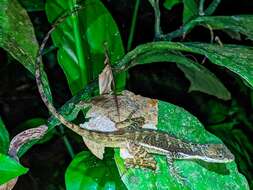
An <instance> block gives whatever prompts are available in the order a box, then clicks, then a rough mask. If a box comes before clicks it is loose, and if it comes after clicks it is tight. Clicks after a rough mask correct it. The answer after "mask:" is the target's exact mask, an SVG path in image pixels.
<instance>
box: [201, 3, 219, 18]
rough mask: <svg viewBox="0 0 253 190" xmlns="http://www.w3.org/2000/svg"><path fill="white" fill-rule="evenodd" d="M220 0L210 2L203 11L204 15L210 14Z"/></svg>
mask: <svg viewBox="0 0 253 190" xmlns="http://www.w3.org/2000/svg"><path fill="white" fill-rule="evenodd" d="M220 1H221V0H213V1H212V3H210V5H209V6H208V7H207V9H206V10H205V11H204V15H212V14H213V13H214V11H215V10H216V9H217V7H218V5H219V4H220Z"/></svg>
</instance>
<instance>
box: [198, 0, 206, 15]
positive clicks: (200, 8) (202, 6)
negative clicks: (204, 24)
mask: <svg viewBox="0 0 253 190" xmlns="http://www.w3.org/2000/svg"><path fill="white" fill-rule="evenodd" d="M204 4H205V0H200V1H199V15H200V16H204V15H205V13H204Z"/></svg>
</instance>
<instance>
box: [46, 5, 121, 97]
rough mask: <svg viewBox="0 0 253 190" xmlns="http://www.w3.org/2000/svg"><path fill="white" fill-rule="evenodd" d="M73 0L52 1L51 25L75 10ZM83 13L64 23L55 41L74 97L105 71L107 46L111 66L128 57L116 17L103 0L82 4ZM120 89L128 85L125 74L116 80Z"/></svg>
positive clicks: (50, 11) (56, 31)
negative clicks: (125, 54)
mask: <svg viewBox="0 0 253 190" xmlns="http://www.w3.org/2000/svg"><path fill="white" fill-rule="evenodd" d="M72 2H73V1H71V0H68V1H66V0H50V1H47V3H46V13H47V16H48V19H49V21H50V22H52V21H53V20H55V19H56V18H57V17H58V16H59V15H61V14H62V13H63V12H66V11H67V10H70V9H71V8H73V4H72ZM80 6H83V9H82V10H80V11H79V12H78V13H76V14H75V15H73V16H70V17H69V18H67V19H66V21H64V23H61V24H60V26H59V27H58V28H57V29H56V30H55V31H54V32H53V34H52V38H53V42H54V44H55V46H57V47H58V48H59V50H58V61H59V64H60V65H61V67H62V69H63V71H64V73H65V75H66V77H67V80H68V84H69V87H70V89H71V91H72V93H73V94H76V93H77V92H78V91H79V90H81V89H83V88H84V86H85V85H86V84H87V82H88V81H90V80H92V79H94V78H96V77H97V76H98V74H99V73H100V72H101V71H102V69H103V68H104V57H105V53H104V52H105V50H104V43H105V42H106V43H107V46H108V49H109V53H110V59H111V63H112V64H114V63H115V62H116V61H118V60H119V58H121V57H122V56H123V55H124V49H123V45H122V41H121V37H120V33H119V30H118V28H117V25H116V23H115V22H114V20H113V18H112V16H111V15H110V13H109V12H108V10H107V9H106V8H105V7H104V5H103V4H102V3H101V2H100V1H99V0H86V1H82V2H81V3H80ZM116 84H117V85H118V88H123V87H124V85H125V74H122V75H121V76H119V77H118V79H117V80H116Z"/></svg>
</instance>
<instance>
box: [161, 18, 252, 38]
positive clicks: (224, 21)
mask: <svg viewBox="0 0 253 190" xmlns="http://www.w3.org/2000/svg"><path fill="white" fill-rule="evenodd" d="M198 25H202V26H206V27H208V28H212V29H213V30H223V31H224V32H230V33H231V32H233V33H234V34H233V35H232V37H234V38H235V37H236V38H237V39H239V38H238V36H239V37H240V33H241V34H243V35H245V36H247V37H248V38H249V39H250V40H253V15H235V16H201V17H197V18H195V19H193V20H191V21H190V22H189V23H187V24H186V25H185V26H183V27H182V28H181V29H179V30H176V31H175V32H172V33H169V34H166V35H165V36H164V38H165V39H168V40H171V39H173V38H175V37H179V36H182V35H185V34H187V33H188V32H190V31H191V30H192V29H193V28H194V27H195V26H198ZM230 33H228V34H230Z"/></svg>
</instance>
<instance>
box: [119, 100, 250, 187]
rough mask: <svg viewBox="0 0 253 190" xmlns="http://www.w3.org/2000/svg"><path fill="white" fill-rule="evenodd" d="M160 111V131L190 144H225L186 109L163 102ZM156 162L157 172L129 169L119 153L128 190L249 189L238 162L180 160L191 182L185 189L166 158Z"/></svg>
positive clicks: (158, 157) (121, 172)
mask: <svg viewBox="0 0 253 190" xmlns="http://www.w3.org/2000/svg"><path fill="white" fill-rule="evenodd" d="M158 108H159V118H158V121H159V123H158V129H159V130H162V131H166V132H168V133H169V134H171V135H173V136H176V137H177V138H180V139H183V140H185V141H188V142H193V143H200V144H205V143H221V141H220V140H219V139H218V138H217V137H215V136H214V135H212V134H210V133H209V132H207V131H206V130H205V129H204V127H203V126H202V125H201V123H200V122H199V121H198V120H197V118H196V117H194V116H193V115H191V114H190V113H188V112H187V111H185V110H184V109H182V108H180V107H178V106H175V105H173V104H169V103H166V102H163V101H159V104H158ZM155 158H156V161H157V163H158V169H157V170H156V171H155V172H154V171H151V170H147V169H146V170H144V169H126V168H125V166H124V164H123V160H122V159H121V158H120V156H119V153H118V152H116V154H115V160H116V163H117V166H118V168H119V171H120V174H121V175H122V180H123V181H124V183H125V184H126V186H127V188H128V189H139V190H146V189H150V190H156V189H159V190H165V189H173V190H177V189H178V190H182V189H184V190H192V189H195V190H198V189H199V190H200V189H208V190H216V189H224V190H228V189H238V190H239V189H240V190H247V189H249V187H248V183H247V181H246V179H245V177H244V176H243V175H241V174H240V173H239V172H238V170H237V167H236V163H235V162H231V163H228V164H214V163H206V162H203V161H194V160H176V161H175V162H174V164H175V166H176V167H177V168H178V170H179V171H180V173H181V175H182V176H183V177H184V178H186V180H187V184H186V185H182V184H180V183H179V182H178V181H177V180H176V179H175V178H174V177H173V176H172V174H171V173H169V169H168V166H167V163H166V158H165V157H164V156H155Z"/></svg>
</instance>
